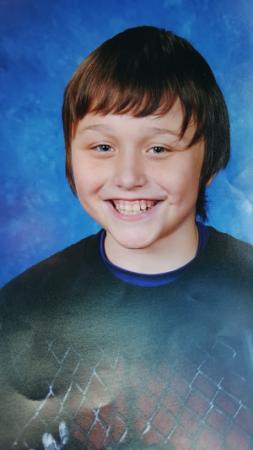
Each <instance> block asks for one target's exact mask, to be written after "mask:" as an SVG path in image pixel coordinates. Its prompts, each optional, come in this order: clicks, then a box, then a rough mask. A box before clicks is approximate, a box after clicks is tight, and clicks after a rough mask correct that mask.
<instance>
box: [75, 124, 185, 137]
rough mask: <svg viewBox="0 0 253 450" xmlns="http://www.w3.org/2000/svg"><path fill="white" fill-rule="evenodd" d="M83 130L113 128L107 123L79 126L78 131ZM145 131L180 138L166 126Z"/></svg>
mask: <svg viewBox="0 0 253 450" xmlns="http://www.w3.org/2000/svg"><path fill="white" fill-rule="evenodd" d="M85 131H107V132H108V131H109V132H112V131H113V129H112V128H111V127H109V126H108V125H104V124H96V125H89V126H87V127H83V128H80V129H79V130H78V133H84V132H85ZM147 131H148V132H149V133H150V134H152V133H155V134H170V135H172V136H175V137H177V138H180V132H179V133H178V132H176V131H173V130H169V129H167V128H159V127H147Z"/></svg>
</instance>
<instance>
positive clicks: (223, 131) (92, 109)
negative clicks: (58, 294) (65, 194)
mask: <svg viewBox="0 0 253 450" xmlns="http://www.w3.org/2000/svg"><path fill="white" fill-rule="evenodd" d="M177 99H179V101H180V103H181V106H182V110H183V121H182V126H181V136H182V137H183V135H184V133H185V132H186V130H187V128H188V126H189V125H190V123H192V122H193V123H194V125H195V132H194V134H193V137H192V139H191V142H190V143H189V144H188V146H189V147H190V146H191V145H193V144H195V143H196V142H198V141H199V140H201V139H203V141H204V160H203V165H202V169H201V176H200V185H199V196H198V201H197V205H196V213H197V214H198V215H199V216H201V217H202V218H203V219H205V218H206V211H205V196H204V193H205V186H206V184H207V183H208V181H209V180H210V179H211V177H212V176H214V175H215V174H216V173H217V172H218V171H219V170H220V169H222V168H223V167H225V166H226V164H227V162H228V159H229V121H228V113H227V108H226V104H225V102H224V98H223V95H222V93H221V91H220V89H219V87H218V85H217V83H216V80H215V78H214V75H213V73H212V71H211V69H210V67H209V65H208V64H207V62H206V61H205V60H204V58H203V57H202V56H201V55H200V54H199V53H198V52H197V51H196V50H195V49H194V48H193V47H192V45H191V44H190V43H189V42H187V41H186V40H185V39H183V38H180V37H178V36H176V35H175V34H173V33H171V32H168V31H166V30H164V29H158V28H155V27H149V26H142V27H136V28H132V29H128V30H125V31H124V32H122V33H119V34H118V35H116V36H114V37H113V38H112V39H109V40H108V41H106V42H104V43H103V44H102V45H101V46H100V47H98V48H97V49H96V50H94V51H93V52H92V53H91V54H90V55H89V56H88V57H87V58H86V59H85V60H84V62H83V63H82V64H81V65H80V66H79V68H78V69H77V71H76V72H75V74H74V75H73V77H72V79H71V80H70V82H69V84H68V86H67V88H66V91H65V96H64V104H63V125H64V135H65V145H66V173H67V177H68V180H69V183H70V186H71V188H72V190H73V191H74V192H75V191H76V189H75V182H74V178H73V171H72V164H71V142H72V140H73V138H74V136H75V131H76V127H77V125H78V123H79V121H80V120H81V119H83V118H84V117H85V115H86V114H87V113H97V114H102V115H106V114H119V115H121V114H129V115H131V116H133V117H145V116H149V115H156V114H157V115H163V114H166V113H167V112H168V111H170V109H171V108H172V106H173V105H174V104H175V101H176V100H177Z"/></svg>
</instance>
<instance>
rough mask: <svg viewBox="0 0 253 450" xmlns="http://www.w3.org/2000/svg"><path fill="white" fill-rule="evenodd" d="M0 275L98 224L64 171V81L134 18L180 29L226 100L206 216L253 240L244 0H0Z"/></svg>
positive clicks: (252, 87) (250, 20) (252, 84)
mask: <svg viewBox="0 0 253 450" xmlns="http://www.w3.org/2000/svg"><path fill="white" fill-rule="evenodd" d="M0 17H1V19H0V22H1V23H0V26H1V36H2V45H1V55H0V79H1V92H0V112H1V122H0V124H1V125H0V126H1V166H0V167H1V169H0V170H1V229H0V239H1V250H2V256H1V268H2V270H1V279H0V283H1V284H3V283H4V282H5V281H7V280H9V279H10V278H11V277H13V276H14V275H16V274H17V273H19V272H21V271H23V270H24V269H25V268H27V267H28V266H30V265H31V264H33V263H35V262H37V261H39V260H41V259H42V258H45V257H46V256H48V255H50V254H52V253H53V252H56V251H57V250H59V249H61V248H63V247H65V246H67V245H69V244H70V243H72V242H74V241H77V240H79V239H81V238H82V237H83V236H85V235H87V234H89V233H92V232H94V231H96V230H97V229H98V226H97V225H96V224H95V223H94V222H93V221H92V220H91V219H90V218H89V217H87V215H86V214H85V213H84V212H83V210H82V209H81V207H80V206H79V204H78V201H77V200H76V199H75V198H74V197H73V195H72V194H71V192H70V190H69V188H68V185H67V182H66V180H65V176H64V144H63V135H62V129H61V120H60V109H61V103H62V95H63V90H64V86H65V84H66V83H67V81H68V79H69V77H70V76H71V74H72V72H73V71H74V70H75V68H76V67H77V65H78V64H79V63H80V62H81V61H82V60H83V58H84V57H85V56H86V55H87V54H88V53H89V52H90V51H91V50H93V48H94V47H96V46H97V45H99V44H100V43H101V42H102V41H103V40H105V39H107V38H109V37H111V36H112V35H113V34H115V33H117V32H119V31H121V30H123V29H124V28H128V27H130V26H136V25H142V24H146V25H149V24H150V25H156V26H159V27H165V28H167V29H171V30H173V31H175V32H176V33H177V34H179V35H182V36H184V37H186V38H187V39H189V40H190V41H191V42H192V43H193V45H194V46H195V47H197V49H198V50H199V51H200V52H201V53H202V54H203V55H204V56H205V58H206V59H207V60H208V61H209V63H210V65H211V67H212V69H213V70H214V72H215V74H216V77H217V79H218V82H219V84H220V86H221V88H222V90H223V92H224V94H225V98H226V100H227V104H228V107H229V110H230V118H231V128H232V159H231V162H230V164H229V166H228V168H227V169H226V171H225V172H224V173H221V174H220V175H219V176H218V178H217V179H216V180H215V181H214V183H213V185H212V186H211V188H210V189H209V222H210V223H211V224H212V225H214V226H216V227H217V228H219V229H221V230H225V231H227V232H229V233H231V234H232V235H234V236H236V237H239V238H241V239H243V240H246V241H248V242H251V243H253V236H252V229H253V181H252V180H253V151H252V150H253V145H252V140H253V130H252V127H251V126H250V124H251V120H252V117H253V106H252V105H253V101H252V100H253V81H252V73H253V64H252V63H253V51H252V50H253V49H252V40H253V3H252V2H248V1H247V0H240V1H239V0H238V1H233V2H231V0H191V1H189V0H151V1H148V0H147V1H145V2H144V1H143V0H129V1H127V0H121V1H118V0H107V1H98V0H93V1H92V2H85V0H71V1H69V0H65V1H64V0H62V1H52V0H43V1H41V0H0Z"/></svg>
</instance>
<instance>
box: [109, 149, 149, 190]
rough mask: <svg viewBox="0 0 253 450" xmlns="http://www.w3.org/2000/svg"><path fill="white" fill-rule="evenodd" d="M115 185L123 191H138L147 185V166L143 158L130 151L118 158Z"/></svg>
mask: <svg viewBox="0 0 253 450" xmlns="http://www.w3.org/2000/svg"><path fill="white" fill-rule="evenodd" d="M114 183H115V185H116V186H117V187H119V188H121V189H127V190H130V189H137V188H139V187H142V186H143V185H144V184H145V183H146V173H145V165H144V162H143V161H142V159H141V157H140V156H138V155H136V154H135V152H133V151H131V150H130V149H128V151H127V152H125V153H124V154H121V155H120V156H119V157H118V158H117V163H116V165H115V173H114Z"/></svg>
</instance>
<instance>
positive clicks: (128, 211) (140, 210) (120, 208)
mask: <svg viewBox="0 0 253 450" xmlns="http://www.w3.org/2000/svg"><path fill="white" fill-rule="evenodd" d="M160 201H161V200H146V199H140V200H118V199H115V200H110V203H111V204H112V206H113V207H114V209H115V210H116V211H117V212H118V213H120V214H123V215H125V216H138V215H141V214H145V213H146V212H147V211H149V210H151V209H152V208H154V206H156V205H157V203H159V202H160Z"/></svg>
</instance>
